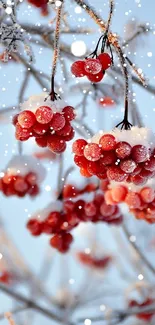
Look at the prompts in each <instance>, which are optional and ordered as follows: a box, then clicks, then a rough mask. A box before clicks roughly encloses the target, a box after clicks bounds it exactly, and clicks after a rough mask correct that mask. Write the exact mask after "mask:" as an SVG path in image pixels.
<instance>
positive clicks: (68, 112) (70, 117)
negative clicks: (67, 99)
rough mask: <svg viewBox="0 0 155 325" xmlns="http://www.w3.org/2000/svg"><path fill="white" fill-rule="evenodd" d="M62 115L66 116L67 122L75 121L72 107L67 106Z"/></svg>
mask: <svg viewBox="0 0 155 325" xmlns="http://www.w3.org/2000/svg"><path fill="white" fill-rule="evenodd" d="M62 113H63V114H64V117H65V119H66V121H72V120H74V119H75V116H76V115H75V111H74V108H73V107H72V106H66V107H64V108H63V110H62Z"/></svg>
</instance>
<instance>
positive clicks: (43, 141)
mask: <svg viewBox="0 0 155 325" xmlns="http://www.w3.org/2000/svg"><path fill="white" fill-rule="evenodd" d="M35 141H36V143H37V145H38V146H39V147H42V148H45V147H47V136H46V135H45V136H43V137H40V138H36V139H35Z"/></svg>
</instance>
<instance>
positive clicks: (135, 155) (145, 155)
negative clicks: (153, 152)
mask: <svg viewBox="0 0 155 325" xmlns="http://www.w3.org/2000/svg"><path fill="white" fill-rule="evenodd" d="M131 155H132V159H133V160H134V161H135V162H136V163H141V162H144V161H146V160H147V159H149V150H148V149H147V148H146V147H145V146H143V145H140V144H139V145H136V146H134V147H133V148H132V152H131Z"/></svg>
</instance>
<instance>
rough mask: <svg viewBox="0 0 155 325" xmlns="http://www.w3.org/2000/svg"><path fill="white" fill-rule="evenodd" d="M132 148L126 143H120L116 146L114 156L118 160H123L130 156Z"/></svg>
mask: <svg viewBox="0 0 155 325" xmlns="http://www.w3.org/2000/svg"><path fill="white" fill-rule="evenodd" d="M131 149H132V147H131V146H130V144H129V143H128V142H125V141H121V142H118V143H117V146H116V156H117V157H118V158H119V159H124V158H127V157H129V156H130V154H131Z"/></svg>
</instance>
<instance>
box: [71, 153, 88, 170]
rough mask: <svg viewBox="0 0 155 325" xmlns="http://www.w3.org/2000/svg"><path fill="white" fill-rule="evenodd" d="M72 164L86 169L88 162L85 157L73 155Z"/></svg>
mask: <svg viewBox="0 0 155 325" xmlns="http://www.w3.org/2000/svg"><path fill="white" fill-rule="evenodd" d="M74 162H75V164H76V165H77V166H79V167H80V168H81V167H84V168H87V165H88V160H87V159H86V158H85V157H82V156H77V155H75V157H74Z"/></svg>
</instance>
